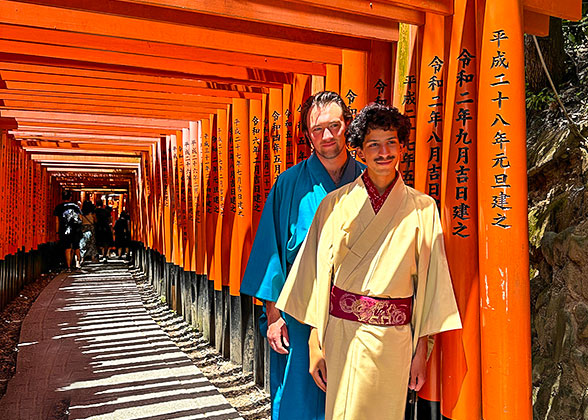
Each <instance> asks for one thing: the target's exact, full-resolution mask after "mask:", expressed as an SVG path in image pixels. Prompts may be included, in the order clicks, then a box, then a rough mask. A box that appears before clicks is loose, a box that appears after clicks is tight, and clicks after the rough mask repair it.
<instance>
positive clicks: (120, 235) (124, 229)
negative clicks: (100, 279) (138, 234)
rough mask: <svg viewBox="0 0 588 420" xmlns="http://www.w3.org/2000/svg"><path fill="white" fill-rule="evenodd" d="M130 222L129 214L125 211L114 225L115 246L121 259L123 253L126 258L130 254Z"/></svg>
mask: <svg viewBox="0 0 588 420" xmlns="http://www.w3.org/2000/svg"><path fill="white" fill-rule="evenodd" d="M129 220H130V216H129V213H128V212H127V211H125V210H123V212H122V213H121V214H120V217H119V218H118V220H117V221H116V223H115V224H114V246H115V247H116V250H117V254H118V256H119V258H120V257H121V256H122V255H123V252H124V256H125V257H126V256H127V255H128V253H129V243H130V241H131V229H130V226H129Z"/></svg>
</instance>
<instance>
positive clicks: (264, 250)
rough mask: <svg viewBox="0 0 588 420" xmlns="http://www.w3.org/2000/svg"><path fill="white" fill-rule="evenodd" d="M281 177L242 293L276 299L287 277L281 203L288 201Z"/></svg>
mask: <svg viewBox="0 0 588 420" xmlns="http://www.w3.org/2000/svg"><path fill="white" fill-rule="evenodd" d="M279 181H280V178H278V181H276V184H275V185H274V187H272V189H271V191H270V193H269V195H268V197H267V200H266V202H265V205H264V206H263V212H262V214H261V219H260V221H259V226H258V228H257V233H256V235H255V240H254V241H253V246H252V248H251V253H250V255H249V260H248V262H247V268H246V269H245V274H244V275H243V282H242V283H241V293H243V294H246V295H249V296H254V297H256V298H258V299H261V300H265V301H271V302H275V301H276V300H277V299H278V296H279V294H280V291H281V290H282V286H283V285H284V282H285V280H286V263H285V257H284V255H283V252H284V250H283V243H284V241H285V240H286V239H285V238H284V235H286V231H287V219H286V218H285V216H284V215H283V214H282V212H281V211H280V206H284V205H286V206H287V205H288V203H285V202H283V200H280V196H281V194H280V193H279V188H280V183H279Z"/></svg>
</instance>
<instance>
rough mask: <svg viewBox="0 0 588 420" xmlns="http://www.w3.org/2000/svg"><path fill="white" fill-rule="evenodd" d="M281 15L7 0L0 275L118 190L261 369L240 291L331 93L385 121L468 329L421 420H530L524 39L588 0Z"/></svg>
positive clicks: (573, 14)
mask: <svg viewBox="0 0 588 420" xmlns="http://www.w3.org/2000/svg"><path fill="white" fill-rule="evenodd" d="M81 3H84V4H81ZM90 3H93V4H90ZM278 3H280V4H270V3H268V2H263V1H261V2H259V1H255V0H245V1H243V0H225V1H223V2H215V1H194V2H185V1H183V0H153V1H150V2H144V1H139V0H111V1H109V2H80V4H78V2H75V1H71V0H53V1H49V0H47V1H44V0H27V1H23V2H21V1H17V0H11V1H8V0H7V1H3V2H0V33H1V34H2V37H0V38H1V39H0V82H2V86H3V87H1V88H0V116H1V117H0V129H1V134H2V137H1V148H0V164H1V166H0V236H1V237H2V238H8V239H7V240H3V241H1V242H0V257H4V256H9V255H14V254H16V253H18V252H25V253H27V252H29V251H33V250H35V249H36V248H37V247H39V246H40V245H42V244H45V243H48V242H52V241H54V240H55V235H54V232H55V226H54V218H53V216H52V209H53V206H54V205H55V204H56V202H58V201H59V197H58V193H59V188H61V187H64V188H65V187H67V186H68V185H69V186H71V185H74V183H75V185H77V184H78V183H79V184H80V185H81V184H84V182H86V183H90V181H89V174H91V173H101V174H110V175H112V176H114V177H115V178H116V179H117V182H119V184H120V185H119V186H126V188H127V190H128V191H129V197H128V198H129V208H130V209H131V211H132V224H133V234H134V238H135V239H136V240H137V241H138V242H141V243H142V244H143V246H144V247H145V250H146V251H142V252H141V258H140V263H141V264H142V266H143V267H144V268H145V269H146V270H147V271H149V275H150V276H151V277H153V278H157V279H158V283H157V284H158V286H157V287H160V288H159V289H158V291H159V292H160V293H162V294H165V296H166V297H167V302H168V303H169V304H170V306H171V307H172V308H173V309H175V310H177V311H178V313H180V314H181V315H182V316H184V317H185V318H186V319H189V320H191V321H192V322H193V324H194V325H196V327H197V328H198V329H200V330H201V331H203V333H204V335H205V336H206V337H207V338H209V339H210V340H211V341H212V342H214V344H215V345H216V346H217V348H218V349H219V350H221V351H222V353H223V354H224V355H227V356H230V357H231V358H232V359H233V360H235V361H238V362H240V363H243V365H244V368H245V369H250V370H251V369H252V366H254V365H255V366H260V365H261V366H263V362H261V361H260V360H259V359H260V358H263V356H261V357H260V356H259V353H260V352H261V351H262V349H263V345H261V344H260V343H259V341H258V340H259V337H258V336H256V335H255V334H254V333H252V331H253V324H254V323H255V316H254V314H255V313H256V312H258V311H259V307H255V306H254V305H253V302H252V301H251V299H249V298H247V297H241V296H239V285H240V282H241V278H242V275H243V271H244V267H245V264H246V262H247V259H248V255H249V251H250V246H251V242H252V240H253V238H254V236H255V231H256V228H257V224H258V222H259V217H260V214H261V210H262V208H263V203H264V201H265V198H266V196H267V194H268V193H269V190H270V188H271V186H272V184H273V182H274V181H275V179H276V177H277V176H279V174H280V173H281V172H283V171H284V170H286V169H287V168H288V167H290V166H292V165H294V164H296V163H298V162H300V160H302V159H304V158H305V157H307V156H308V155H309V153H310V150H309V149H308V148H307V146H306V144H305V141H304V136H303V133H301V128H300V106H301V104H302V103H303V102H304V100H305V98H306V97H308V96H309V95H310V94H311V93H315V92H317V91H320V90H323V89H328V90H333V91H336V92H338V93H340V94H341V96H342V97H343V98H344V100H345V101H346V102H347V104H348V105H349V107H350V108H351V109H352V111H353V112H357V111H358V110H360V109H361V108H362V107H363V106H365V105H366V104H367V103H370V102H373V101H379V102H383V103H389V104H393V105H395V106H397V107H398V108H400V109H401V110H403V112H405V113H406V114H407V115H408V116H409V117H410V118H411V121H412V122H413V131H412V133H411V141H410V144H409V146H408V150H407V151H406V153H405V155H404V160H403V162H401V167H400V170H401V173H402V175H403V178H404V180H405V182H406V183H407V184H409V185H413V186H415V187H416V188H417V189H419V190H422V191H424V192H426V193H427V194H430V195H431V196H433V197H434V198H435V199H436V200H437V202H438V204H439V206H440V210H441V217H442V220H443V224H444V229H445V235H446V236H445V243H446V248H447V254H448V259H449V263H450V268H451V271H452V276H453V281H454V287H455V291H456V296H457V300H458V305H459V308H460V312H461V316H462V320H463V324H464V328H463V330H462V331H457V332H451V333H446V334H443V335H440V336H439V337H438V338H437V340H436V344H435V350H434V353H433V355H432V356H431V359H430V363H429V381H428V382H427V385H426V387H425V389H423V391H422V392H421V393H420V397H421V402H422V404H421V407H420V409H421V412H422V411H429V412H430V415H431V416H432V417H433V418H438V416H439V413H440V414H442V415H443V416H444V417H445V418H449V419H475V418H484V419H515V418H516V419H519V418H525V419H530V418H531V417H532V409H531V374H530V371H531V358H530V325H529V324H530V319H529V316H530V314H529V281H528V249H527V235H528V233H527V206H526V197H527V191H526V150H525V114H524V86H525V84H524V65H523V33H532V34H536V35H547V33H548V30H549V18H550V16H556V17H560V18H566V19H579V18H580V17H581V1H580V0H560V1H558V2H555V1H548V0H492V1H490V0H418V1H415V0H378V1H373V2H356V1H352V0H329V1H319V0H290V1H287V2H278ZM195 21H197V22H199V25H200V26H198V25H196V24H194V23H193V22H195ZM146 22H148V25H147V24H146ZM51 153H53V154H56V155H58V156H59V157H50V156H49V154H51ZM78 156H79V158H78ZM105 156H108V157H109V158H108V159H106V158H105ZM66 165H67V166H68V167H66ZM56 171H59V172H56ZM77 172H81V173H77ZM56 173H59V176H57V175H55V174H56ZM96 185H98V184H96ZM21 198H22V199H21ZM25 215H26V218H25ZM29 216H30V218H29ZM31 218H32V219H31ZM160 279H161V284H164V285H163V286H161V285H160V282H159V280H160ZM10 287H12V288H13V289H14V287H15V286H13V285H12V283H11V286H10ZM4 296H5V295H4V294H3V295H2V297H4ZM2 303H4V302H2ZM257 303H259V302H257ZM505 332H506V333H505ZM509 332H516V333H509ZM513 349H516V351H513ZM255 352H257V353H258V354H257V355H253V354H254V353H255ZM254 359H255V360H254ZM256 375H258V372H257V371H256ZM435 416H437V417H435Z"/></svg>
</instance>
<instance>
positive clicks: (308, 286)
mask: <svg viewBox="0 0 588 420" xmlns="http://www.w3.org/2000/svg"><path fill="white" fill-rule="evenodd" d="M326 201H328V200H325V201H323V202H322V203H321V205H320V206H319V208H318V210H317V213H316V215H315V217H314V219H313V221H312V224H311V225H310V229H309V231H308V234H307V236H306V238H305V240H304V242H303V243H302V246H301V248H300V252H298V255H297V256H296V259H295V260H294V264H293V265H292V268H291V269H290V273H289V274H288V278H287V280H286V283H285V285H284V288H283V289H282V293H281V294H280V297H279V299H278V301H277V304H276V307H277V308H278V309H280V310H282V311H284V312H286V313H288V314H289V315H291V316H293V317H294V318H296V319H297V320H298V321H300V322H302V323H303V324H307V325H310V326H311V327H315V328H320V327H321V326H322V323H323V321H324V314H325V312H326V311H327V310H328V298H327V300H326V301H325V291H326V295H327V296H328V287H329V283H328V279H327V278H326V277H327V276H326V275H325V272H326V271H328V266H329V260H330V259H329V257H328V252H325V251H328V249H326V248H328V247H326V246H325V244H326V243H328V240H326V238H325V236H324V234H325V232H324V230H323V226H324V214H325V208H326V207H327V203H326Z"/></svg>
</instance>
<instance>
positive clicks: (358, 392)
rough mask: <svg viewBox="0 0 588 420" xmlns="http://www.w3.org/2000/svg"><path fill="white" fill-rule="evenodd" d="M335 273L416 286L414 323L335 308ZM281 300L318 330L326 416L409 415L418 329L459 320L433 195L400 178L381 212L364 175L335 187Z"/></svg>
mask: <svg viewBox="0 0 588 420" xmlns="http://www.w3.org/2000/svg"><path fill="white" fill-rule="evenodd" d="M331 282H332V283H333V284H334V285H336V286H337V287H339V288H341V289H343V290H346V291H349V292H353V293H357V294H362V295H367V296H374V297H388V298H402V297H409V296H413V295H414V296H415V300H414V304H413V315H412V321H411V324H410V325H405V326H397V327H380V326H373V325H367V324H361V323H358V322H354V321H347V320H342V319H339V318H335V317H332V316H330V315H329V304H330V288H331ZM277 306H278V308H280V309H282V310H283V311H285V312H287V313H289V314H290V315H292V316H293V317H295V318H296V319H298V320H300V321H301V322H304V323H305V324H308V325H311V326H313V327H315V328H317V330H318V336H319V341H320V343H321V345H322V347H323V349H324V351H325V358H326V362H327V379H328V381H327V402H326V404H327V407H326V418H327V419H347V420H359V419H368V418H375V419H382V420H383V419H391V420H392V419H394V420H396V419H402V418H403V415H404V407H405V404H406V392H407V387H408V377H409V372H410V364H411V359H412V354H413V352H414V349H415V347H416V344H417V341H418V340H416V339H414V340H413V334H414V337H423V336H428V335H432V334H436V333H439V332H442V331H447V330H452V329H458V328H461V322H460V318H459V313H458V310H457V305H456V303H455V296H454V294H453V288H452V284H451V278H450V275H449V268H448V266H447V260H446V257H445V248H444V245H443V232H442V230H441V224H440V221H439V214H438V212H437V207H436V205H435V202H434V200H433V199H432V198H431V197H429V196H427V195H425V194H422V193H420V192H418V191H416V190H414V189H412V188H409V187H407V186H406V185H405V184H404V182H403V181H402V179H399V180H398V182H396V185H395V186H394V188H393V189H392V191H391V192H390V195H389V196H388V198H387V199H386V202H385V203H384V205H383V207H382V209H381V210H380V211H379V212H378V214H377V215H376V214H374V211H373V208H372V206H371V204H370V201H369V197H368V195H367V191H366V189H365V185H364V183H363V181H362V180H361V177H360V178H358V179H357V180H356V181H355V182H353V183H351V184H349V185H347V186H345V187H343V188H340V189H338V190H336V191H334V192H332V193H330V194H329V195H327V196H326V197H325V199H324V200H323V202H322V203H321V205H320V206H319V208H318V211H317V213H316V215H315V218H314V220H313V222H312V225H311V227H310V230H309V232H308V235H307V237H306V240H305V243H304V244H303V246H302V249H301V251H300V252H299V253H298V256H297V258H296V260H295V262H294V265H293V266H292V269H291V271H290V274H289V276H288V279H287V281H286V284H285V286H284V288H283V290H282V293H281V295H280V298H279V299H278V302H277ZM413 331H414V333H413Z"/></svg>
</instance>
